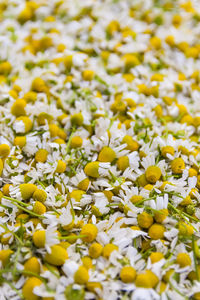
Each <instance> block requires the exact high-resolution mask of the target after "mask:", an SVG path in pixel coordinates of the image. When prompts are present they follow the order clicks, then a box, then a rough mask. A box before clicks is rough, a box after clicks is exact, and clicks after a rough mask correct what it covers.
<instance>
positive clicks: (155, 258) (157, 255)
mask: <svg viewBox="0 0 200 300" xmlns="http://www.w3.org/2000/svg"><path fill="white" fill-rule="evenodd" d="M163 258H164V255H163V254H162V253H161V252H152V253H151V255H150V259H151V262H152V264H154V263H156V262H158V261H160V260H161V259H163Z"/></svg>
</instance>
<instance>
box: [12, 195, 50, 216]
mask: <svg viewBox="0 0 200 300" xmlns="http://www.w3.org/2000/svg"><path fill="white" fill-rule="evenodd" d="M7 198H9V197H7ZM11 199H12V198H10V199H8V200H10V201H12V200H11ZM13 202H14V201H13ZM13 202H12V203H13ZM13 204H15V206H16V207H18V208H19V209H21V210H23V211H25V212H27V213H28V214H30V215H32V216H34V217H37V218H41V219H44V218H45V217H44V216H41V215H39V214H36V213H34V212H33V211H31V210H29V209H27V208H25V207H23V206H21V205H19V204H17V203H16V202H14V203H13Z"/></svg>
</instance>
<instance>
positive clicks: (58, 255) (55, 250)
mask: <svg viewBox="0 0 200 300" xmlns="http://www.w3.org/2000/svg"><path fill="white" fill-rule="evenodd" d="M44 259H45V260H46V261H47V262H48V263H49V264H52V265H54V266H62V265H63V264H64V263H65V261H66V259H68V254H67V251H66V249H64V248H63V247H61V246H59V245H53V246H51V253H46V255H45V257H44Z"/></svg>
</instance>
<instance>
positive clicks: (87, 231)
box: [80, 224, 98, 243]
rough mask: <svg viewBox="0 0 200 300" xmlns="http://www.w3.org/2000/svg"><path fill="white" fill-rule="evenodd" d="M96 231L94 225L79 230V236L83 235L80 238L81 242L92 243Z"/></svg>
mask: <svg viewBox="0 0 200 300" xmlns="http://www.w3.org/2000/svg"><path fill="white" fill-rule="evenodd" d="M97 233H98V229H97V227H96V226H95V225H94V224H86V225H84V226H83V227H82V229H81V233H80V234H81V235H85V237H82V240H83V241H84V242H86V243H90V242H93V241H94V240H95V238H96V236H97Z"/></svg>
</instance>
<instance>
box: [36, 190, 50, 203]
mask: <svg viewBox="0 0 200 300" xmlns="http://www.w3.org/2000/svg"><path fill="white" fill-rule="evenodd" d="M33 199H34V200H36V201H40V202H45V200H46V199H47V193H46V192H45V191H43V190H40V189H37V190H36V191H35V192H34V193H33Z"/></svg>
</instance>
